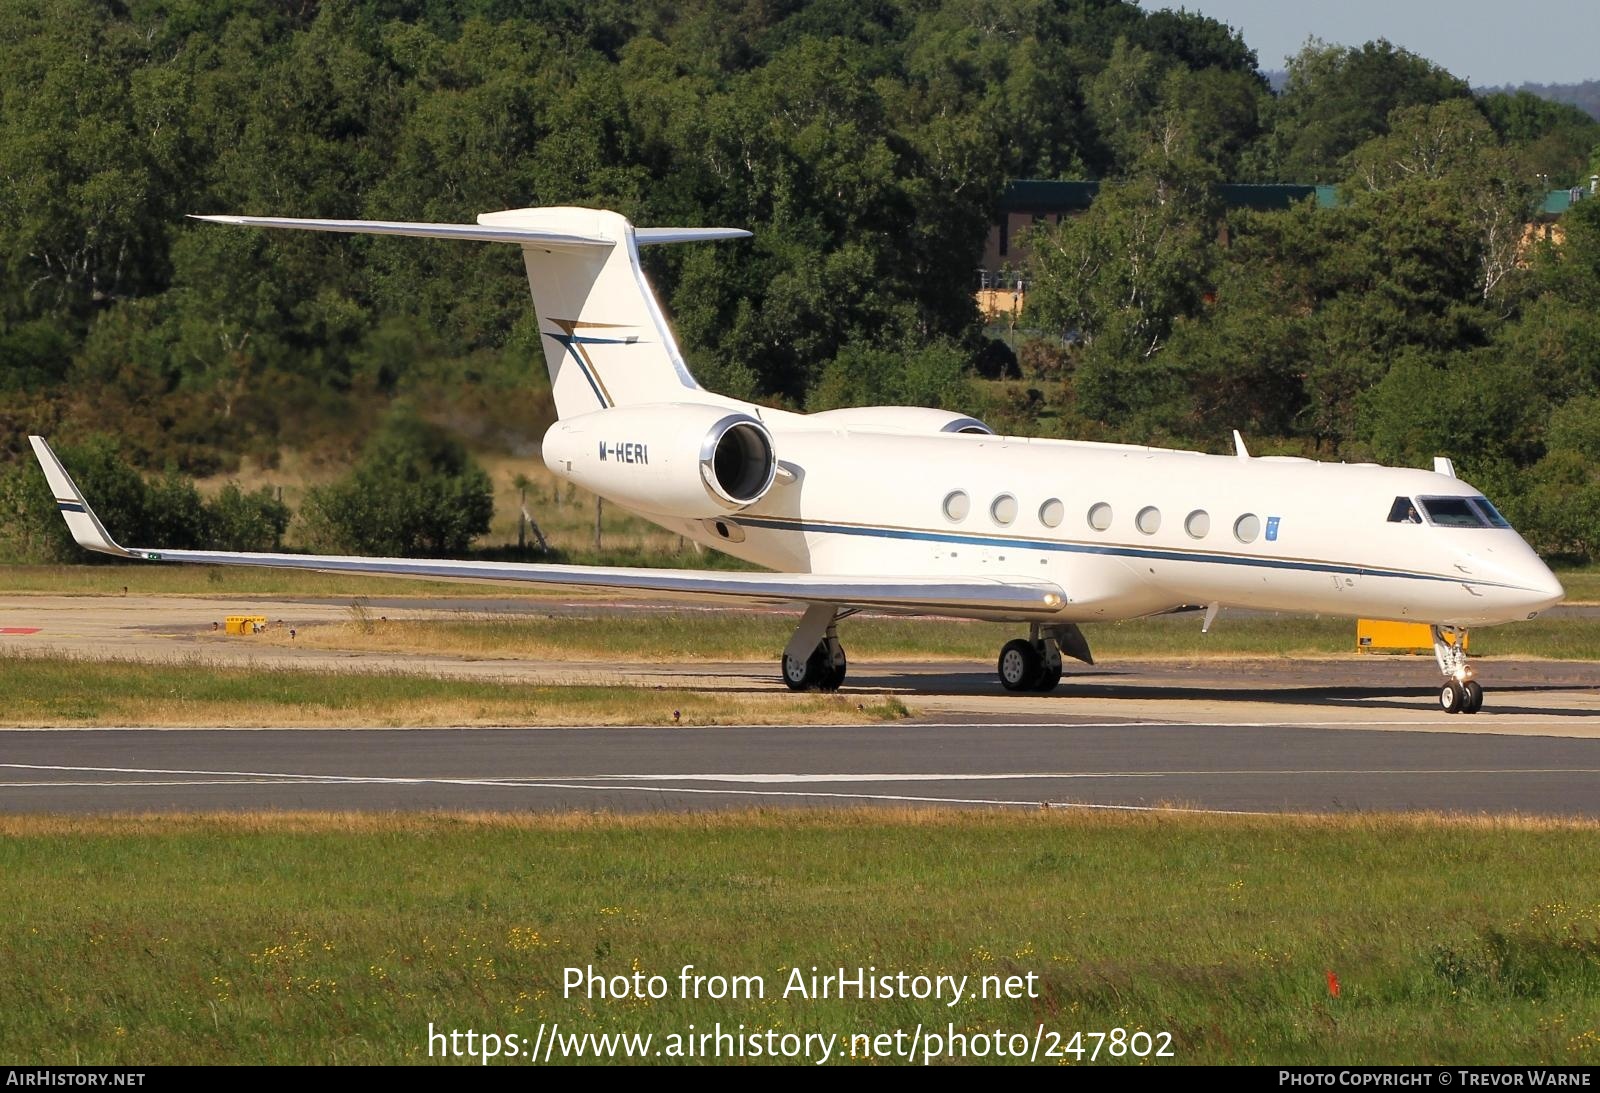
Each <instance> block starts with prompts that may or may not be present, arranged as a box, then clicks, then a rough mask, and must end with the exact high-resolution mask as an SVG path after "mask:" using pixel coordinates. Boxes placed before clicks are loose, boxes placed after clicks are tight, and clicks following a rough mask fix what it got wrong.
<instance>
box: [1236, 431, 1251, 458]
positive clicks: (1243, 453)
mask: <svg viewBox="0 0 1600 1093" xmlns="http://www.w3.org/2000/svg"><path fill="white" fill-rule="evenodd" d="M1233 454H1234V455H1236V456H1238V457H1239V458H1240V459H1249V458H1250V449H1248V448H1246V447H1245V446H1244V437H1242V436H1240V435H1239V430H1238V429H1235V430H1234V431H1233Z"/></svg>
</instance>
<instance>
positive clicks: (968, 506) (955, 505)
mask: <svg viewBox="0 0 1600 1093" xmlns="http://www.w3.org/2000/svg"><path fill="white" fill-rule="evenodd" d="M971 511H972V500H971V499H970V498H969V497H967V494H966V491H965V490H951V491H950V492H949V493H947V494H945V498H944V514H945V516H946V517H947V518H949V519H951V520H954V521H956V522H957V523H960V522H961V521H962V520H965V519H966V518H967V513H969V512H971Z"/></svg>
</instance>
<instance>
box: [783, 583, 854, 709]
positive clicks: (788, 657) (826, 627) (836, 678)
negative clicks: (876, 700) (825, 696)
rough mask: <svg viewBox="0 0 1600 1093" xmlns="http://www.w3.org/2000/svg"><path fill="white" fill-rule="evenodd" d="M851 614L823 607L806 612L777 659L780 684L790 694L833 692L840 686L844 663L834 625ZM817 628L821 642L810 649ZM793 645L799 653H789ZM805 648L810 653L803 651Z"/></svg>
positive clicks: (837, 631) (845, 667) (842, 647)
mask: <svg viewBox="0 0 1600 1093" xmlns="http://www.w3.org/2000/svg"><path fill="white" fill-rule="evenodd" d="M852 614H854V612H853V611H838V610H836V609H835V608H834V607H833V606H831V605H827V604H824V605H821V607H820V609H819V608H818V607H812V608H809V609H808V610H807V611H806V614H805V618H803V619H802V620H801V621H800V628H799V629H798V630H796V631H795V635H794V638H793V639H792V640H791V641H790V642H789V648H788V649H785V650H784V653H783V657H782V658H781V663H782V668H783V682H784V683H785V684H786V685H787V686H788V688H789V689H790V690H791V691H837V690H838V689H839V687H840V685H841V684H843V683H844V676H845V670H846V669H847V668H848V663H847V662H846V660H845V655H844V646H843V645H841V644H840V643H839V629H838V622H839V620H840V619H842V618H844V617H846V616H847V615H852ZM819 626H820V627H821V632H822V640H821V641H817V643H816V644H815V645H814V646H812V645H811V642H813V641H816V637H815V635H814V633H812V631H814V630H815V629H816V628H817V627H819ZM797 644H798V646H799V649H800V652H799V653H797V652H794V651H792V650H794V649H795V647H796V645H797ZM808 646H809V647H810V652H805V650H806V649H807V647H808ZM801 653H803V654H804V655H801Z"/></svg>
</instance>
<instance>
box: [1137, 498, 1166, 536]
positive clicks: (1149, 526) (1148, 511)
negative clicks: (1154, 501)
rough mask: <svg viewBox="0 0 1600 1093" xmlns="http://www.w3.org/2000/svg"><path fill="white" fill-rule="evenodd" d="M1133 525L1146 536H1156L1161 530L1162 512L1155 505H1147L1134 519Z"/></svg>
mask: <svg viewBox="0 0 1600 1093" xmlns="http://www.w3.org/2000/svg"><path fill="white" fill-rule="evenodd" d="M1133 524H1134V526H1135V527H1137V528H1138V529H1139V530H1140V531H1142V532H1144V533H1145V534H1146V535H1154V534H1155V533H1156V532H1158V531H1160V530H1161V510H1160V509H1158V508H1156V507H1155V506H1154V505H1146V506H1145V507H1144V508H1142V509H1140V510H1139V515H1138V516H1135V517H1134V518H1133Z"/></svg>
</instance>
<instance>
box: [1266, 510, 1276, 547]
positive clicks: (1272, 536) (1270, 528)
mask: <svg viewBox="0 0 1600 1093" xmlns="http://www.w3.org/2000/svg"><path fill="white" fill-rule="evenodd" d="M1277 541H1278V518H1277V517H1276V516H1269V517H1267V542H1269V543H1276V542H1277Z"/></svg>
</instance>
